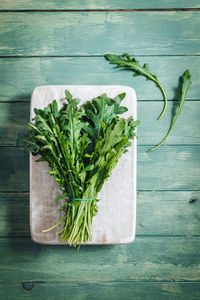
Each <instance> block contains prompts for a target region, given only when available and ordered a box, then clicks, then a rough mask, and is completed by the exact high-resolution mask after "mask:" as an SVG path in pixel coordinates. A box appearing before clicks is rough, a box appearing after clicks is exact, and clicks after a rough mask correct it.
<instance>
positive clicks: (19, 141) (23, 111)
mask: <svg viewBox="0 0 200 300" xmlns="http://www.w3.org/2000/svg"><path fill="white" fill-rule="evenodd" d="M29 106H30V105H29V103H0V145H1V146H22V145H23V144H24V143H23V138H24V135H25V134H26V126H27V124H28V121H29V118H30V116H29V115H30V112H29V111H30V107H29Z"/></svg>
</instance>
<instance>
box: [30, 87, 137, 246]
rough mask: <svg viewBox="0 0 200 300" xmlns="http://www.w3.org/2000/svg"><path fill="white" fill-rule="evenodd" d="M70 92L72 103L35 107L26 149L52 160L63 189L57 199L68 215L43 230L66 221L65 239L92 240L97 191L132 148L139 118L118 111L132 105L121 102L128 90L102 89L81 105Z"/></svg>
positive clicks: (49, 160)
mask: <svg viewBox="0 0 200 300" xmlns="http://www.w3.org/2000/svg"><path fill="white" fill-rule="evenodd" d="M65 94H66V100H67V102H68V103H64V104H63V106H62V108H61V109H60V110H58V104H57V102H56V100H54V101H53V102H52V103H51V104H49V105H48V107H46V108H44V109H43V110H42V109H35V110H34V112H35V123H34V124H33V123H31V122H30V123H29V124H28V129H29V131H28V136H27V138H26V139H25V144H26V145H25V149H27V150H29V151H31V152H32V154H33V155H38V154H39V155H40V158H39V159H38V160H37V161H38V162H40V161H47V162H48V164H49V166H50V168H51V170H50V171H49V174H50V175H52V176H53V177H54V178H55V180H56V181H57V183H58V184H59V187H60V190H61V194H59V195H58V196H57V197H56V199H55V200H56V201H58V200H59V199H64V201H65V203H64V205H63V206H62V207H61V210H63V211H64V216H63V218H62V219H61V220H60V221H59V222H58V223H57V224H55V225H54V226H53V227H51V228H48V229H46V230H44V231H49V230H52V229H53V228H55V227H56V226H58V225H59V224H61V223H62V222H63V224H64V225H63V228H62V230H60V231H59V232H58V233H57V234H59V235H61V242H62V241H65V242H66V243H69V245H70V246H71V245H74V246H76V245H77V244H79V247H80V245H81V243H82V242H86V241H88V240H91V224H92V219H93V217H94V216H95V214H96V213H97V211H98V208H97V201H98V200H97V195H98V193H99V192H100V190H101V188H102V186H103V184H104V182H105V181H106V180H107V179H108V177H109V176H110V174H111V171H112V170H113V168H114V167H115V166H116V164H117V162H118V160H119V158H120V157H121V156H122V154H123V153H125V152H127V151H128V150H127V148H128V147H129V146H130V145H131V142H130V139H131V138H133V137H134V136H135V128H136V126H137V125H138V124H139V121H134V120H133V118H132V117H131V118H129V119H128V120H127V119H125V118H120V117H119V115H120V114H122V113H124V112H125V111H127V110H128V109H127V108H126V107H124V106H120V103H121V101H122V100H123V99H124V97H125V93H122V94H119V95H118V96H117V97H115V98H114V99H111V98H109V97H108V96H107V95H106V94H103V95H101V96H99V97H97V98H94V99H92V100H91V101H87V102H86V103H85V104H83V105H82V106H81V107H80V108H79V107H78V104H79V102H80V99H78V98H76V99H73V97H72V95H71V94H70V92H69V91H67V90H66V91H65ZM77 200H79V201H77ZM81 200H82V201H81ZM84 200H85V201H84Z"/></svg>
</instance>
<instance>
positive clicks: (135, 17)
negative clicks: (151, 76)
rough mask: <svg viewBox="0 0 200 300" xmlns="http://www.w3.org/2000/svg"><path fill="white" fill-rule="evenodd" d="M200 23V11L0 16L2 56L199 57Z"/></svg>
mask: <svg viewBox="0 0 200 300" xmlns="http://www.w3.org/2000/svg"><path fill="white" fill-rule="evenodd" d="M199 19H200V11H178V12H174V11H167V12H160V11H157V12H152V11H147V12H131V11H128V12H123V11H119V12H118V11H115V12H48V13H42V12H24V13H21V12H19V13H16V12H14V13H12V12H10V13H6V12H4V13H3V12H2V13H1V14H0V24H1V27H0V28H1V30H0V55H5V56H9V55H11V56H16V55H23V56H25V55H45V56H46V55H104V54H105V53H106V52H117V53H123V52H130V53H134V54H135V55H179V54H182V55H187V54H189V55H192V54H199V53H200V52H199V49H200V40H199V38H198V35H199V31H200V21H199ZM88 32H89V33H90V34H88ZM86 41H87V42H86ZM93 67H94V66H93Z"/></svg>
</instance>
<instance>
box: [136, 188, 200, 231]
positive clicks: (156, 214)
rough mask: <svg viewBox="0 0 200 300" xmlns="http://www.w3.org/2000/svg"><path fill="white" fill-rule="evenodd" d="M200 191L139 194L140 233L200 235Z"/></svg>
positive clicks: (138, 227)
mask: <svg viewBox="0 0 200 300" xmlns="http://www.w3.org/2000/svg"><path fill="white" fill-rule="evenodd" d="M199 200H200V192H198V191H197V192H189V191H186V192H180V191H178V192H174V191H168V192H167V191H162V192H158V191H153V192H142V191H141V192H140V191H138V195H137V212H136V214H137V217H136V220H137V227H136V234H137V235H188V236H189V235H199V232H200V230H199V229H200V222H199V221H200V213H199V208H198V207H199V205H200V201H199Z"/></svg>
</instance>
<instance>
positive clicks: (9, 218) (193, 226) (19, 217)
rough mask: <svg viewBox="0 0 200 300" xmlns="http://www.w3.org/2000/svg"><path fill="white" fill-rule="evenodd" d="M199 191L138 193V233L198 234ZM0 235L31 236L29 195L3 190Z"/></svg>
mask: <svg viewBox="0 0 200 300" xmlns="http://www.w3.org/2000/svg"><path fill="white" fill-rule="evenodd" d="M199 206H200V192H199V191H197V192H189V191H187V192H180V191H178V192H173V191H172V192H169V191H166V192H158V191H157V192H138V195H137V218H136V220H137V227H136V233H137V236H140V235H172V236H173V235H184V236H185V235H199V232H200V231H199V229H200V222H199V220H200V214H199ZM0 236H1V237H20V236H21V237H22V236H23V237H24V236H26V237H29V236H30V229H29V194H28V193H0Z"/></svg>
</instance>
